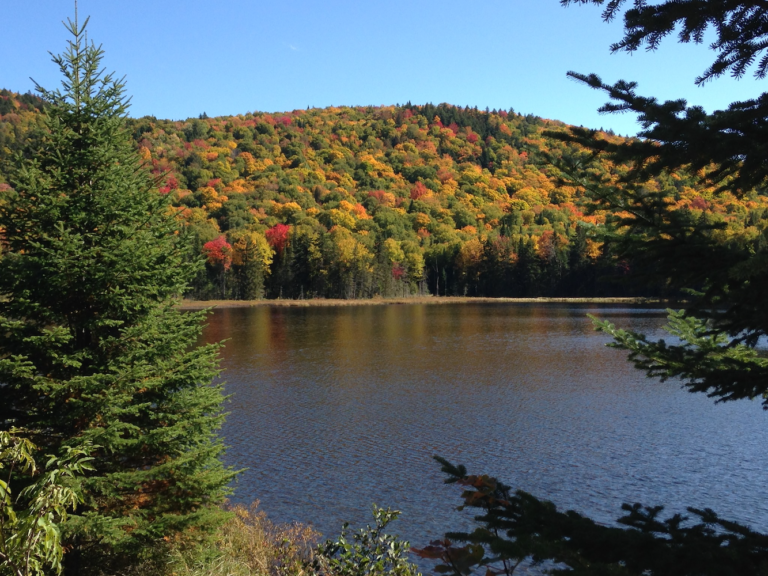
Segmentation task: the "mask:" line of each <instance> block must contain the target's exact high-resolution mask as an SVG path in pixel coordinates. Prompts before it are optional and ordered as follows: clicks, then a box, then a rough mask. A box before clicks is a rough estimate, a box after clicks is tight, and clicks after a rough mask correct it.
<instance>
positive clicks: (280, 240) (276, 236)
mask: <svg viewBox="0 0 768 576" xmlns="http://www.w3.org/2000/svg"><path fill="white" fill-rule="evenodd" d="M290 234H291V227H290V226H288V225H286V224H275V225H274V226H272V228H270V229H269V230H267V231H266V232H265V233H264V235H265V236H266V237H267V242H269V245H270V246H272V248H274V250H275V252H277V253H278V254H280V255H282V253H283V250H285V247H286V246H287V245H288V238H289V237H290Z"/></svg>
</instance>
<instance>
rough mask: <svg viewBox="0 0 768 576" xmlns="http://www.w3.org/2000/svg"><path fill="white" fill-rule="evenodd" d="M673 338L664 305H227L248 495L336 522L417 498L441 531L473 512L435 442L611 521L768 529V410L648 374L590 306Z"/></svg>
mask: <svg viewBox="0 0 768 576" xmlns="http://www.w3.org/2000/svg"><path fill="white" fill-rule="evenodd" d="M588 313H589V314H594V315H596V316H599V317H601V318H605V319H609V320H611V321H612V322H614V323H616V324H617V325H619V326H622V327H627V328H631V329H635V330H638V331H644V332H646V333H649V334H652V335H656V336H661V335H663V333H662V332H661V331H660V326H661V325H662V323H663V321H664V318H665V313H664V311H663V310H655V309H646V308H631V307H626V306H624V307H622V306H616V305H566V304H498V305H497V304H482V305H474V304H456V305H400V306H397V305H390V306H360V307H341V308H323V307H312V308H278V307H274V308H270V307H257V308H238V309H220V310H216V311H214V312H213V314H212V315H211V316H210V319H209V325H208V327H207V329H206V330H205V333H204V338H205V339H206V340H207V341H211V342H212V341H219V340H223V339H227V343H226V346H225V348H224V349H223V350H222V368H223V369H224V373H223V379H224V380H225V381H226V391H227V393H229V394H232V398H231V401H230V403H229V404H228V407H227V409H228V411H230V415H229V417H228V419H227V422H226V425H225V426H224V428H223V435H224V437H225V439H226V443H227V444H228V445H229V447H230V448H229V451H228V452H227V456H226V461H227V462H228V463H229V464H231V465H233V466H234V467H236V468H245V469H246V470H245V471H244V472H243V473H242V474H241V475H240V477H239V479H238V481H237V483H236V484H235V495H234V498H233V500H234V501H237V502H245V503H250V502H251V501H253V500H257V499H258V500H260V501H261V506H260V507H261V509H262V510H265V511H266V512H267V513H268V514H269V516H270V517H271V518H272V519H273V520H276V521H281V522H282V521H301V522H310V523H312V524H313V525H314V526H315V527H316V528H317V529H318V530H320V531H321V532H323V534H324V535H325V536H328V537H331V536H335V535H337V534H338V532H339V530H340V527H341V524H342V522H344V521H349V522H350V523H351V524H352V526H353V527H355V526H358V525H362V524H365V523H367V522H369V521H370V520H371V518H372V517H371V514H370V506H371V503H374V502H375V503H376V504H378V505H381V506H391V507H393V508H397V509H399V510H401V511H402V515H401V518H400V519H399V520H398V521H397V522H396V523H395V524H393V526H392V528H393V531H394V532H396V533H398V534H400V535H402V536H403V537H405V538H407V539H408V540H410V541H411V543H412V544H413V545H419V546H422V545H425V544H426V543H427V542H428V541H429V540H430V539H435V538H438V537H440V536H441V535H442V533H443V532H445V531H446V530H453V529H460V528H464V527H466V526H468V525H469V517H468V515H467V513H459V512H456V511H455V507H456V506H457V505H458V504H459V503H460V501H459V489H458V488H457V487H455V486H446V485H444V484H443V477H442V475H441V473H440V471H439V467H438V466H437V464H436V463H435V462H434V461H433V460H432V456H433V455H434V454H438V455H441V456H443V457H445V458H447V459H448V460H450V461H452V462H454V463H462V464H465V465H466V466H467V468H468V470H469V472H470V473H487V474H491V475H495V476H497V477H499V478H500V479H501V480H503V481H504V482H505V483H507V484H510V485H511V486H513V487H515V488H521V489H523V490H526V491H528V492H531V493H533V494H534V495H537V496H539V497H545V498H547V499H549V500H552V501H553V502H555V503H556V504H557V505H558V506H559V507H561V508H571V509H575V510H578V511H580V512H584V513H587V514H590V515H591V516H593V517H594V518H596V519H597V520H599V521H602V522H606V523H610V522H613V521H614V520H615V519H616V518H618V517H619V516H621V515H622V513H621V510H620V506H621V504H622V503H623V502H627V501H629V502H636V501H638V502H642V503H645V504H654V505H655V504H664V505H666V506H667V509H668V510H675V511H684V507H685V506H696V507H712V508H714V509H715V510H716V511H717V512H719V513H721V514H722V515H723V516H725V517H730V518H732V519H735V520H739V521H741V522H745V523H747V524H750V525H752V526H753V527H755V528H759V529H762V530H768V502H766V500H765V498H764V493H765V491H766V481H765V470H768V437H767V436H766V429H767V428H766V424H767V423H768V422H767V421H766V417H767V416H768V415H766V413H765V412H763V410H762V409H761V407H760V404H759V402H748V401H743V402H733V403H727V404H718V405H715V403H714V402H713V401H712V400H710V399H708V398H706V397H705V396H703V395H701V394H698V395H694V394H690V393H688V392H685V391H684V390H682V389H681V388H680V385H679V383H675V382H667V383H663V384H662V383H659V382H656V381H649V380H646V379H645V378H644V377H643V375H642V373H640V372H638V371H636V370H634V369H633V368H632V367H631V366H630V365H629V364H628V363H627V362H626V361H625V358H626V353H624V352H622V351H618V350H614V349H610V348H607V347H606V346H605V344H606V342H608V341H609V339H608V338H607V337H606V336H605V335H603V334H600V333H597V332H594V330H593V329H592V324H591V321H590V320H589V319H588V318H587V317H586V314H588Z"/></svg>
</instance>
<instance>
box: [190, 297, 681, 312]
mask: <svg viewBox="0 0 768 576" xmlns="http://www.w3.org/2000/svg"><path fill="white" fill-rule="evenodd" d="M536 303H542V304H548V303H549V304H553V303H554V304H670V303H672V301H670V300H664V299H661V298H543V297H542V298H470V297H463V296H412V297H408V298H367V299H358V300H342V299H336V298H315V299H312V300H184V301H183V302H182V304H181V308H182V309H184V310H200V309H201V308H252V307H256V306H270V307H293V308H306V307H314V306H329V307H333V306H386V305H390V306H391V305H395V304H536Z"/></svg>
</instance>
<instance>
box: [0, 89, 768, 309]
mask: <svg viewBox="0 0 768 576" xmlns="http://www.w3.org/2000/svg"><path fill="white" fill-rule="evenodd" d="M41 108H42V102H41V101H40V100H39V99H37V98H35V97H33V96H30V95H23V96H19V95H16V94H13V93H11V92H8V91H0V188H3V187H4V188H6V189H7V188H8V184H7V183H6V184H3V182H4V180H3V178H4V176H3V174H5V173H7V162H8V161H9V159H10V158H11V156H12V155H13V153H14V152H15V151H16V150H19V149H20V148H21V146H22V144H23V142H24V140H25V139H26V138H30V137H31V138H34V137H37V134H38V133H39V131H40V130H42V128H41V123H40V119H41V114H40V109H41ZM129 128H130V130H131V131H132V134H133V137H134V139H135V141H136V146H137V148H138V150H139V152H140V154H141V156H142V157H143V158H144V160H145V161H146V163H147V165H148V166H149V167H150V168H151V170H152V171H153V172H154V173H155V174H156V175H157V176H158V182H159V183H158V191H159V193H162V194H169V195H171V198H172V201H173V205H174V207H175V209H176V210H177V211H178V215H179V218H182V219H183V220H184V221H186V223H187V224H188V229H189V231H190V232H191V233H192V234H193V235H194V238H195V242H196V247H197V250H199V251H200V252H201V253H202V254H204V255H205V257H206V258H207V267H206V271H205V273H204V274H201V276H200V277H199V278H198V280H197V282H196V285H195V287H194V289H193V292H192V294H190V295H191V296H192V297H197V298H222V297H226V298H258V297H263V296H267V297H283V298H300V297H304V298H311V297H342V298H357V297H370V296H375V295H381V296H395V295H397V296H402V295H409V294H426V293H431V294H439V295H445V294H448V295H452V294H456V295H483V296H551V295H559V296H600V295H629V294H632V292H631V291H630V289H629V288H628V286H626V285H622V284H620V283H619V284H617V283H614V282H611V281H609V279H611V278H616V277H620V276H622V275H623V274H625V273H626V271H627V269H628V267H631V266H632V263H631V262H624V261H618V260H616V259H614V258H612V257H611V255H610V254H607V253H606V250H605V249H604V247H603V245H602V244H601V243H600V242H599V241H598V239H597V237H596V236H595V235H594V232H595V230H596V229H598V228H599V227H600V226H601V225H602V224H603V222H604V219H605V215H604V214H602V213H601V212H599V211H598V212H590V211H589V210H588V209H587V208H588V207H587V204H588V200H587V198H586V197H585V196H584V195H583V192H582V191H581V190H580V189H579V188H577V187H570V186H566V185H562V179H561V174H560V172H559V171H558V169H557V168H556V167H555V165H554V164H557V163H560V162H565V163H574V161H575V160H576V159H578V158H579V157H580V156H582V155H583V151H582V150H580V149H579V148H578V147H577V146H576V145H573V144H566V143H563V142H561V141H559V140H556V139H553V138H550V137H547V136H545V135H544V131H545V130H548V131H558V130H565V128H566V127H565V125H564V124H562V123H560V122H556V121H550V120H543V119H541V118H538V117H535V116H523V115H520V114H516V113H514V112H512V111H496V110H493V111H488V110H485V111H480V110H477V109H471V108H461V107H455V106H450V105H447V104H441V105H439V106H433V105H426V106H413V105H410V104H408V105H405V106H387V107H364V108H363V107H358V108H348V107H339V108H337V107H333V108H326V109H309V110H295V111H293V112H289V113H281V114H267V113H248V114H244V115H239V116H227V117H217V118H208V117H206V116H205V115H202V116H201V117H200V118H196V119H190V120H187V121H169V120H158V119H156V118H153V117H144V118H139V119H131V120H130V121H129ZM604 137H605V138H607V139H615V138H618V137H616V136H613V135H610V134H605V135H604ZM590 169H591V170H598V171H603V172H605V173H609V172H611V171H616V170H620V169H621V167H614V166H610V165H607V164H598V165H593V166H591V167H590ZM652 185H653V186H655V187H658V189H660V190H665V191H668V193H669V196H670V198H672V199H673V200H674V202H675V203H676V205H677V206H678V207H684V208H687V209H690V210H691V211H699V212H700V213H702V214H704V213H707V215H708V216H707V217H709V218H715V219H725V220H729V221H732V222H733V223H734V224H733V225H738V226H742V227H746V226H749V217H750V216H749V214H750V211H754V210H756V209H761V205H758V204H757V201H755V200H747V201H743V200H742V201H740V200H737V199H736V198H733V197H730V196H728V195H727V194H726V195H725V196H722V195H721V196H720V197H718V198H716V199H715V198H714V197H713V191H712V190H705V189H701V188H699V189H694V188H693V187H692V185H691V183H690V182H689V181H688V179H686V178H685V176H684V175H680V174H673V175H670V176H669V177H668V178H667V179H666V180H663V181H662V180H657V181H655V182H654V183H653V184H652Z"/></svg>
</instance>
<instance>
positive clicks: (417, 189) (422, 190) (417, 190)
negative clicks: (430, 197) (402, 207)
mask: <svg viewBox="0 0 768 576" xmlns="http://www.w3.org/2000/svg"><path fill="white" fill-rule="evenodd" d="M427 192H429V188H427V187H426V186H424V184H423V183H421V182H416V184H415V185H414V187H413V188H411V200H418V199H419V198H421V197H422V196H424V195H425V194H426V193H427Z"/></svg>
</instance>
